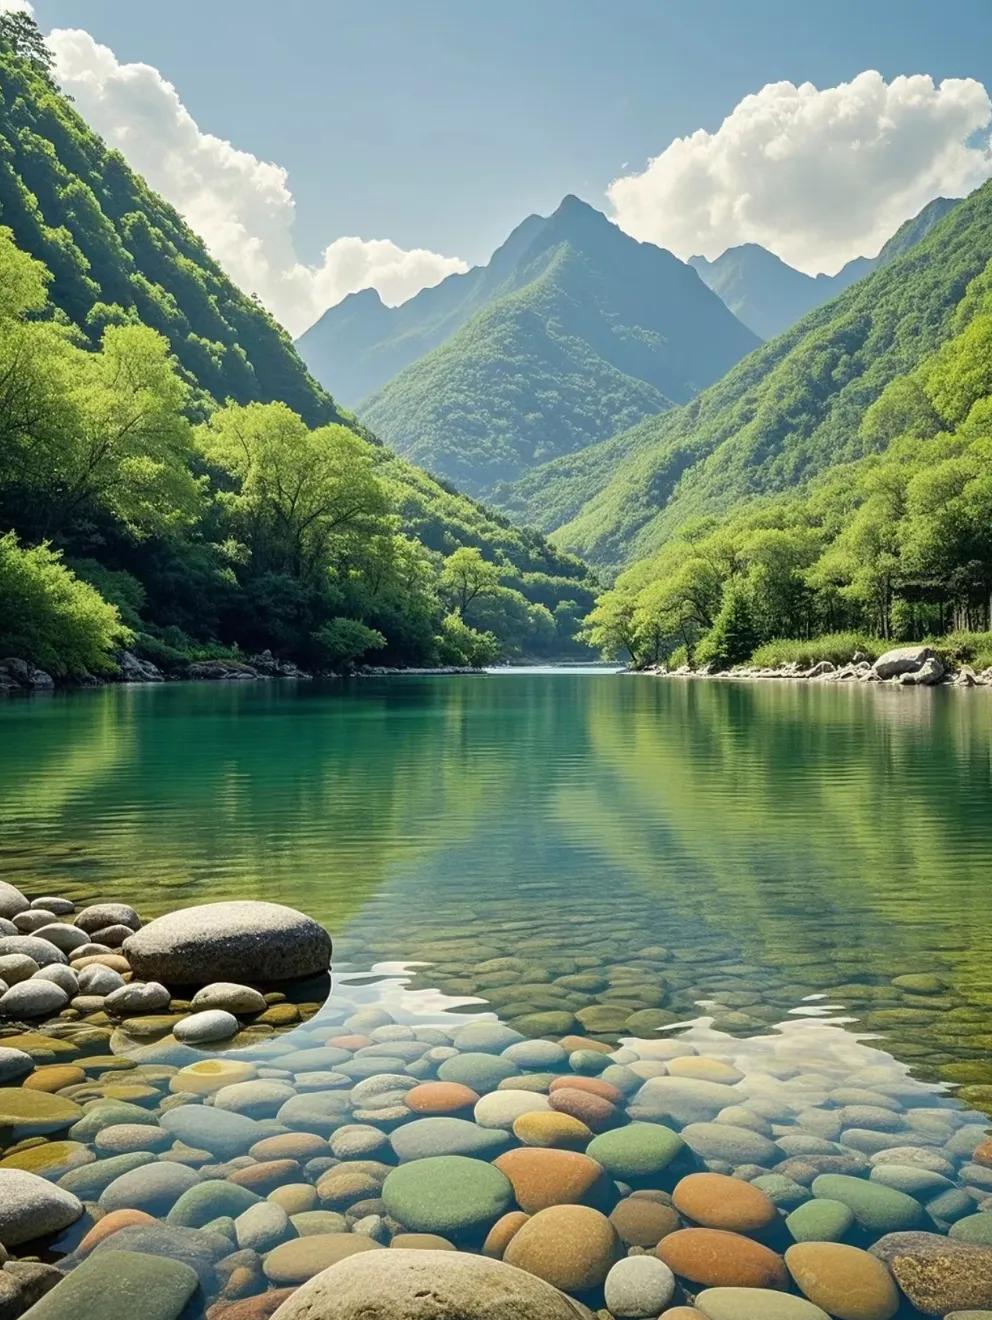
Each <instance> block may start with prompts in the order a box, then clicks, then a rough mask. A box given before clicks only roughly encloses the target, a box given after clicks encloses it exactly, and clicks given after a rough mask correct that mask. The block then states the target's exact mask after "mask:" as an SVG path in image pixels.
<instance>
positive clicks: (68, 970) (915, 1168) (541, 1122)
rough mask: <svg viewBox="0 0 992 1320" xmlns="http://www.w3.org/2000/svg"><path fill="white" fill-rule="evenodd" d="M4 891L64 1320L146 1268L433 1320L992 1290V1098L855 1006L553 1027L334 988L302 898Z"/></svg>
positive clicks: (26, 1244)
mask: <svg viewBox="0 0 992 1320" xmlns="http://www.w3.org/2000/svg"><path fill="white" fill-rule="evenodd" d="M0 912H2V913H3V914H4V915H3V916H0V921H2V922H4V923H5V924H4V926H3V930H4V931H7V928H8V927H10V928H12V929H13V930H14V931H15V932H17V933H16V934H14V935H10V934H9V933H7V934H3V935H0V976H9V977H11V979H12V981H13V984H12V985H11V987H10V989H9V990H7V991H5V992H4V993H3V994H2V995H0V1082H2V1087H0V1244H2V1247H3V1252H2V1253H0V1260H3V1259H4V1258H5V1257H7V1256H8V1255H9V1259H6V1261H5V1263H4V1264H3V1269H2V1270H0V1289H2V1292H0V1296H2V1298H3V1301H4V1304H5V1308H6V1309H5V1311H4V1315H5V1317H10V1318H11V1320H16V1317H18V1316H20V1315H22V1314H24V1313H25V1312H26V1311H27V1310H28V1309H29V1308H30V1307H31V1306H32V1305H33V1304H35V1303H37V1302H38V1301H39V1299H40V1298H42V1297H44V1298H45V1299H46V1300H45V1302H44V1304H43V1307H42V1308H40V1309H39V1312H38V1320H42V1316H44V1317H46V1318H47V1320H71V1318H74V1317H75V1316H76V1315H78V1314H81V1313H82V1310H83V1309H84V1306H83V1303H84V1301H85V1300H86V1299H87V1298H92V1297H93V1296H99V1297H100V1298H101V1299H102V1302H103V1304H105V1305H107V1306H109V1307H110V1309H109V1310H108V1311H107V1312H106V1313H107V1314H108V1315H112V1316H115V1317H116V1316H117V1315H120V1314H123V1312H122V1311H121V1309H120V1307H118V1306H117V1305H116V1303H115V1297H116V1296H118V1295H120V1294H121V1293H123V1292H128V1291H131V1292H133V1291H134V1289H136V1288H139V1287H143V1286H144V1287H152V1286H154V1288H155V1296H156V1311H155V1315H156V1317H157V1320H178V1317H179V1316H180V1314H182V1315H183V1316H187V1317H195V1316H204V1315H206V1316H207V1317H209V1320H267V1318H268V1317H270V1316H272V1315H273V1314H277V1315H278V1316H279V1317H280V1320H296V1317H302V1316H304V1315H306V1316H308V1317H310V1320H325V1317H331V1316H333V1317H334V1318H335V1320H357V1318H358V1317H360V1316H364V1315H368V1314H369V1311H368V1306H369V1304H370V1301H371V1300H372V1299H377V1300H378V1301H380V1302H381V1303H382V1307H383V1308H384V1309H382V1311H381V1313H382V1314H383V1315H399V1314H402V1315H404V1316H408V1317H409V1318H410V1320H426V1317H427V1316H428V1315H433V1314H434V1312H433V1310H432V1309H431V1307H432V1306H433V1304H434V1301H435V1300H436V1295H437V1292H438V1290H440V1291H441V1292H442V1293H445V1292H452V1293H453V1294H457V1295H458V1297H459V1299H460V1305H459V1309H458V1314H459V1315H464V1316H465V1317H466V1320H486V1318H487V1317H488V1316H489V1315H490V1314H492V1313H493V1311H494V1308H496V1305H497V1299H502V1303H503V1304H504V1305H505V1304H506V1299H507V1298H509V1299H510V1300H511V1301H512V1304H513V1306H514V1308H515V1310H514V1314H519V1315H520V1316H522V1317H525V1318H528V1320H529V1318H530V1317H533V1320H537V1317H541V1320H557V1318H558V1317H559V1316H560V1317H561V1320H566V1317H571V1318H572V1320H578V1318H579V1317H585V1318H586V1320H589V1317H590V1312H596V1313H597V1314H598V1315H599V1316H601V1317H603V1320H628V1318H631V1317H648V1316H650V1317H654V1316H658V1315H659V1313H661V1314H668V1313H669V1312H670V1313H671V1314H672V1316H673V1320H675V1317H676V1316H678V1317H679V1320H689V1318H690V1317H691V1318H692V1320H749V1318H753V1317H754V1316H758V1315H761V1316H764V1315H771V1314H774V1315H775V1316H776V1317H781V1320H810V1317H813V1316H818V1317H820V1320H823V1318H824V1317H827V1316H846V1315H849V1314H850V1313H851V1312H850V1306H849V1297H850V1288H851V1286H852V1284H856V1286H857V1290H858V1297H859V1304H858V1310H857V1313H858V1315H859V1317H867V1318H868V1320H890V1317H892V1316H893V1315H894V1313H895V1312H896V1310H897V1309H899V1308H900V1307H901V1308H902V1309H901V1310H900V1314H901V1315H904V1316H907V1317H909V1316H919V1315H921V1314H928V1315H933V1314H936V1315H942V1316H947V1315H950V1314H952V1313H953V1312H955V1311H957V1310H961V1309H965V1308H968V1309H974V1308H976V1307H978V1308H986V1307H989V1306H992V1149H990V1143H989V1141H988V1139H987V1137H986V1131H987V1123H986V1121H985V1120H983V1119H981V1118H980V1117H979V1116H978V1115H976V1114H974V1113H973V1112H971V1111H969V1110H967V1109H966V1108H965V1107H964V1106H962V1105H961V1104H960V1103H958V1102H957V1101H955V1100H954V1099H953V1097H951V1096H949V1095H948V1094H946V1093H942V1092H941V1091H939V1090H937V1089H935V1088H932V1087H928V1086H926V1085H924V1084H922V1083H919V1082H915V1081H913V1079H912V1078H911V1077H910V1076H909V1075H908V1074H907V1072H906V1070H905V1068H904V1067H903V1066H902V1065H900V1064H898V1063H897V1062H896V1061H895V1060H892V1059H889V1058H887V1056H881V1055H879V1054H878V1053H877V1052H875V1051H873V1050H871V1048H870V1046H868V1045H866V1044H862V1043H860V1042H858V1041H857V1040H856V1039H855V1038H854V1037H853V1036H850V1035H848V1034H847V1033H845V1032H843V1031H838V1029H837V1028H831V1027H829V1026H828V1025H827V1024H825V1023H818V1022H816V1021H815V1020H806V1021H795V1020H794V1021H792V1022H791V1023H789V1024H788V1027H787V1029H783V1030H781V1031H779V1032H776V1033H774V1034H768V1035H765V1036H762V1037H760V1038H757V1039H750V1040H737V1039H734V1038H733V1037H730V1036H727V1035H724V1034H721V1033H719V1032H716V1031H714V1030H712V1029H711V1028H707V1027H706V1026H694V1027H692V1028H690V1029H688V1030H682V1031H681V1032H680V1034H679V1035H678V1036H676V1035H675V1034H674V1031H671V1032H669V1033H668V1034H667V1035H666V1036H664V1037H660V1038H655V1039H645V1038H638V1037H631V1036H627V1037H625V1038H624V1039H622V1040H620V1041H619V1042H616V1041H615V1040H614V1041H611V1040H608V1039H603V1038H602V1037H597V1036H595V1035H593V1036H576V1035H567V1034H566V1035H557V1034H555V1033H554V1032H549V1033H548V1034H547V1035H544V1036H539V1037H535V1036H530V1035H529V1034H527V1033H524V1032H522V1031H519V1030H516V1029H514V1028H513V1027H510V1026H508V1025H506V1024H505V1023H503V1022H501V1021H499V1020H498V1019H496V1018H495V1016H494V1015H493V1014H485V1015H484V1016H483V1015H479V1014H478V1013H475V1014H473V1017H472V1018H466V1016H465V1011H464V1010H465V1009H470V1010H471V1008H472V1006H471V1005H469V1004H464V1005H463V1006H462V1011H461V1012H460V1013H459V1011H458V1008H459V1004H458V1001H456V1000H451V999H449V1000H440V999H439V998H438V996H437V994H436V992H435V993H433V994H427V993H426V992H425V993H424V994H422V995H421V994H418V993H417V992H412V993H411V991H410V989H409V988H408V984H407V982H406V980H405V978H404V977H403V976H402V975H397V974H396V972H395V970H394V971H393V972H392V973H391V974H390V973H387V974H385V975H383V974H382V973H379V974H378V975H377V976H376V978H375V982H374V983H373V982H370V981H369V977H368V971H360V970H356V971H355V972H352V973H348V972H345V973H343V974H340V973H339V974H338V976H337V978H336V983H335V986H334V991H333V993H332V994H330V996H329V997H328V993H327V991H328V987H327V983H326V978H325V980H324V984H323V987H322V988H320V973H321V971H322V969H323V968H325V967H326V965H327V963H328V961H329V956H330V940H329V939H328V938H327V936H326V935H325V934H324V933H323V932H322V931H321V930H320V928H319V927H318V926H316V923H314V922H312V921H311V920H310V919H309V918H307V917H306V916H304V915H303V914H301V913H298V912H294V911H293V910H292V909H288V908H285V907H281V906H279V905H272V904H267V903H235V904H208V905H203V906H200V907H196V908H192V909H185V910H180V911H178V912H173V913H171V914H168V915H166V916H164V917H162V918H158V919H156V920H155V921H152V922H150V923H148V924H143V923H142V921H141V918H140V916H139V915H138V913H137V911H136V910H135V909H134V908H133V907H131V906H129V905H128V904H122V903H111V904H98V905H90V906H87V907H83V908H81V909H78V908H77V907H76V905H75V904H74V903H73V902H72V901H71V900H69V899H67V898H63V897H61V896H59V895H42V896H40V897H38V898H34V899H29V898H28V897H27V896H26V895H25V894H23V893H22V892H21V891H19V890H17V889H15V888H14V887H12V886H9V885H7V886H0ZM108 923H109V924H108ZM94 949H96V950H98V952H93V950H94ZM630 956H636V954H635V952H634V951H631V955H630ZM370 970H374V969H370ZM476 970H477V971H478V973H479V974H480V975H482V976H484V977H486V978H488V980H489V981H490V982H493V983H494V984H505V985H507V986H509V985H512V984H515V983H516V982H518V981H520V980H521V978H522V977H524V978H526V976H527V975H528V974H530V975H531V976H532V975H533V972H532V971H531V969H529V968H528V967H527V965H526V964H525V963H524V962H523V961H522V960H520V959H517V958H513V957H507V958H495V959H488V960H483V961H482V962H477V967H476ZM554 970H556V971H557V970H558V969H557V968H556V969H554ZM627 970H630V969H629V968H628V969H627ZM235 971H236V973H237V976H236V980H233V981H221V980H220V979H219V978H220V977H222V976H226V975H233V974H234V972H235ZM298 974H300V975H304V976H306V975H308V974H309V975H310V976H311V977H316V978H317V979H316V980H314V979H311V980H309V981H307V980H303V981H301V980H299V979H296V978H297V976H298ZM592 974H593V973H592V971H591V970H589V969H587V970H585V971H583V970H581V966H580V965H579V964H576V965H575V967H574V969H573V970H570V971H568V972H567V973H566V974H565V979H566V980H568V981H569V982H570V983H577V982H582V983H585V981H586V980H587V979H588V978H589V977H590V976H591V975H592ZM214 978H217V979H214ZM903 979H904V980H906V981H907V982H912V983H911V984H907V985H906V986H905V987H904V989H905V992H906V993H908V994H916V995H918V996H919V995H922V996H924V997H926V996H927V995H928V994H932V993H933V991H934V989H935V987H934V985H932V984H930V982H929V980H928V978H926V977H925V976H924V977H919V976H918V977H915V978H903ZM70 983H71V984H70ZM621 984H626V985H627V989H628V990H629V988H630V982H629V981H623V982H622V981H619V980H618V982H617V985H618V987H619V986H620V985H621ZM266 987H268V988H266ZM937 989H938V991H939V987H937ZM315 991H318V993H315ZM46 996H47V1000H46V1002H47V1003H48V1005H49V1006H48V1007H47V1008H45V1007H42V1005H41V1000H42V999H43V998H44V997H46ZM56 999H59V1000H60V1004H56V1002H55V1001H56ZM32 1000H34V1001H35V1003H34V1007H33V1008H30V1005H31V1002H32ZM29 1008H30V1011H28V1010H29ZM814 1059H815V1063H811V1060H814ZM852 1076H854V1077H856V1078H857V1086H856V1087H853V1086H852V1085H851V1081H850V1079H851V1077H852ZM384 1249H386V1250H388V1252H389V1254H388V1255H386V1256H381V1255H377V1256H375V1257H373V1256H372V1255H371V1253H372V1252H377V1253H381V1252H382V1251H383V1250H384ZM423 1253H427V1254H423ZM510 1266H512V1267H513V1268H512V1269H510V1268H508V1267H510ZM425 1271H426V1272H427V1273H428V1274H429V1275H430V1284H431V1287H430V1288H429V1289H427V1290H425V1289H424V1288H423V1278H424V1272H425ZM459 1289H461V1291H460V1292H459V1291H458V1290H459ZM728 1290H729V1292H728ZM740 1290H746V1292H744V1293H742V1292H741V1291H740ZM680 1307H681V1308H689V1309H685V1310H681V1311H680V1310H679V1309H678V1308H680ZM390 1308H392V1309H390ZM672 1308H674V1309H672ZM816 1308H820V1309H819V1310H817V1309H816ZM378 1313H379V1312H377V1314H378ZM32 1314H33V1313H32Z"/></svg>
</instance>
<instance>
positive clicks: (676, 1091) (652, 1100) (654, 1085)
mask: <svg viewBox="0 0 992 1320" xmlns="http://www.w3.org/2000/svg"><path fill="white" fill-rule="evenodd" d="M739 1099H740V1093H739V1092H738V1091H736V1090H734V1088H733V1087H731V1086H724V1085H723V1084H722V1083H720V1082H705V1081H700V1080H698V1079H697V1078H693V1077H650V1078H648V1080H647V1081H646V1082H645V1083H644V1085H643V1086H642V1087H641V1089H640V1090H639V1091H638V1092H637V1093H636V1094H635V1095H634V1096H633V1097H632V1099H631V1102H630V1105H629V1108H628V1112H629V1114H630V1117H631V1118H633V1119H644V1120H646V1121H647V1122H658V1121H660V1120H664V1119H671V1120H672V1121H673V1122H674V1123H675V1124H676V1126H678V1127H682V1126H683V1125H684V1124H686V1123H695V1122H701V1121H705V1120H707V1119H710V1118H715V1117H716V1115H717V1114H718V1113H719V1112H720V1110H721V1109H726V1107H727V1106H728V1105H733V1104H736V1103H737V1101H738V1100H739Z"/></svg>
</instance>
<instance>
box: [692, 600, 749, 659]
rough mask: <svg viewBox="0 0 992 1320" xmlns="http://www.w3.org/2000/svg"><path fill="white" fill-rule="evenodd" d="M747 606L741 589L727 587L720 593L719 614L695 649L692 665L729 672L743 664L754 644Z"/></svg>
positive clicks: (747, 601)
mask: <svg viewBox="0 0 992 1320" xmlns="http://www.w3.org/2000/svg"><path fill="white" fill-rule="evenodd" d="M758 636H759V634H758V631H757V629H756V628H755V626H754V616H753V613H752V610H751V602H750V600H749V599H748V597H747V593H746V592H745V591H744V590H743V588H741V587H739V586H737V585H736V584H735V583H730V584H729V585H728V586H727V587H726V588H725V589H724V593H723V603H722V605H721V606H720V612H719V614H718V615H717V616H716V618H715V619H714V621H713V627H712V628H711V629H710V630H709V632H708V633H707V634H706V636H705V637H704V638H703V639H702V641H701V642H700V643H699V646H698V647H697V648H696V663H697V664H700V665H706V664H712V665H714V666H715V667H716V668H717V669H729V668H730V667H731V666H732V665H740V664H743V663H744V661H745V660H747V658H748V657H749V656H750V655H751V653H752V652H753V650H754V645H755V642H756V641H757V640H758Z"/></svg>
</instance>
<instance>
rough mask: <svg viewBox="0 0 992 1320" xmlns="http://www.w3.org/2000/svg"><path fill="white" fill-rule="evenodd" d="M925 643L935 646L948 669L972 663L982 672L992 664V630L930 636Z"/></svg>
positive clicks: (938, 656) (941, 660) (939, 657)
mask: <svg viewBox="0 0 992 1320" xmlns="http://www.w3.org/2000/svg"><path fill="white" fill-rule="evenodd" d="M924 645H926V646H932V647H933V649H934V651H935V652H936V654H937V658H938V659H939V660H940V662H941V664H943V665H944V667H945V668H946V669H958V668H960V666H961V665H971V667H972V668H973V669H976V670H978V672H979V673H981V671H982V670H983V669H988V668H989V667H990V666H992V632H953V633H948V634H947V636H946V637H928V638H927V639H926V642H925V643H924Z"/></svg>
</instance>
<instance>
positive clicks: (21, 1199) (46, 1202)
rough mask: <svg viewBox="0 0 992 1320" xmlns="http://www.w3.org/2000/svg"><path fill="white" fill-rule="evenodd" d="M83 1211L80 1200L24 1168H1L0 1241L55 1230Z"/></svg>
mask: <svg viewBox="0 0 992 1320" xmlns="http://www.w3.org/2000/svg"><path fill="white" fill-rule="evenodd" d="M82 1213H83V1207H82V1204H81V1202H80V1201H79V1199H78V1198H77V1197H75V1196H73V1194H72V1193H71V1192H67V1191H65V1190H64V1188H62V1187H56V1186H55V1185H54V1184H53V1183H51V1182H49V1181H48V1180H47V1179H45V1178H41V1177H39V1176H38V1174H36V1173H29V1172H28V1171H27V1170H25V1169H12V1168H5V1169H0V1244H2V1245H3V1246H4V1247H16V1246H19V1245H20V1244H21V1243H22V1242H32V1241H33V1240H34V1239H35V1238H39V1237H45V1236H46V1235H47V1234H49V1233H57V1232H58V1231H59V1230H60V1229H63V1228H67V1227H68V1226H69V1224H74V1223H75V1222H76V1220H77V1219H78V1218H79V1216H80V1215H81V1214H82Z"/></svg>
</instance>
